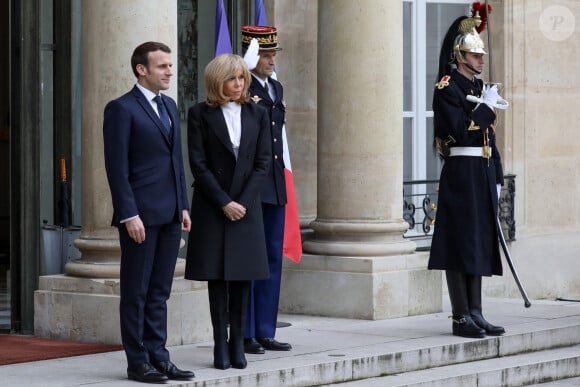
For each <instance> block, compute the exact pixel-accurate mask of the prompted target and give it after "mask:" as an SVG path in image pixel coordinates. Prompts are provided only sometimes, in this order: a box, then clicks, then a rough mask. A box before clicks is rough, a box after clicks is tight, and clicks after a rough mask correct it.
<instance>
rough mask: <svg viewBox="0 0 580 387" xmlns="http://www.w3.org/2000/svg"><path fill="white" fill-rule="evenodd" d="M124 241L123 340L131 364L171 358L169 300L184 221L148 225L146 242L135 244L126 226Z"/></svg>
mask: <svg viewBox="0 0 580 387" xmlns="http://www.w3.org/2000/svg"><path fill="white" fill-rule="evenodd" d="M119 241H120V244H121V302H120V305H119V314H120V319H121V340H122V342H123V347H124V349H125V354H126V356H127V363H128V364H129V366H131V365H136V364H141V363H148V362H151V361H157V362H159V361H166V360H169V352H168V351H167V349H166V348H165V344H166V342H167V299H168V298H169V295H170V294H171V284H172V282H173V276H174V273H175V265H176V262H177V253H178V251H179V243H180V241H181V223H178V222H174V223H170V224H166V225H161V226H154V227H145V241H144V242H143V243H141V244H138V243H135V242H134V241H133V240H132V239H131V238H130V237H129V234H128V233H127V228H126V227H125V225H123V224H122V225H120V226H119Z"/></svg>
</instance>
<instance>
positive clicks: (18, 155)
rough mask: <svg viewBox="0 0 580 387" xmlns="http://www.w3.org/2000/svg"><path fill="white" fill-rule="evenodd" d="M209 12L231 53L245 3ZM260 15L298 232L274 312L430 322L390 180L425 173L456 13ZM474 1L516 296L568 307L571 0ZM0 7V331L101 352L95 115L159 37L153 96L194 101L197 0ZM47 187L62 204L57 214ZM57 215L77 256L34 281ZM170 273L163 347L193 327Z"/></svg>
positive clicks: (110, 284)
mask: <svg viewBox="0 0 580 387" xmlns="http://www.w3.org/2000/svg"><path fill="white" fill-rule="evenodd" d="M224 3H225V5H226V9H227V13H228V22H229V25H230V32H231V36H232V43H233V45H234V51H237V52H240V50H239V49H240V42H239V34H238V31H239V30H240V28H241V26H242V25H245V24H251V23H252V20H253V7H254V5H253V3H254V2H253V1H252V0H239V1H235V0H225V1H224ZM264 3H265V6H266V11H267V14H268V19H269V21H270V24H272V25H275V26H277V27H278V29H279V40H280V44H281V45H282V47H283V51H281V52H279V54H278V57H277V73H278V77H279V79H280V80H281V81H282V83H283V84H284V86H285V96H286V103H287V106H288V111H287V124H286V127H287V131H288V140H289V147H290V152H291V155H292V167H293V172H294V178H295V183H296V189H297V197H298V206H299V209H300V220H301V226H302V228H303V231H304V233H303V236H304V256H303V258H302V261H301V263H300V264H298V265H296V264H294V263H291V262H289V261H288V262H286V264H285V272H284V279H283V289H282V297H281V309H282V310H283V311H284V312H288V313H305V314H323V315H329V316H341V317H354V318H368V319H381V318H391V317H400V316H406V315H414V314H424V313H431V312H436V311H438V310H440V309H441V297H442V281H441V273H439V272H431V271H428V270H426V262H427V255H428V253H427V252H426V250H427V249H428V239H429V238H428V237H429V232H427V233H426V235H423V236H424V237H425V238H424V239H422V240H421V242H419V241H417V242H415V239H414V238H410V235H411V234H410V233H409V230H408V228H409V226H408V223H407V222H406V221H405V220H404V214H403V196H404V195H406V194H407V193H409V192H407V188H406V187H407V186H406V185H405V182H417V181H431V180H436V179H437V178H438V173H439V170H440V167H441V165H440V163H439V162H438V161H437V159H436V157H435V156H434V155H433V153H432V149H431V138H432V111H431V101H430V100H431V96H432V89H433V85H434V83H435V82H437V80H436V79H434V77H435V74H436V71H437V69H436V67H437V65H436V63H437V60H438V53H439V45H440V43H441V40H442V37H443V35H444V34H445V32H446V29H447V27H448V25H449V24H450V22H451V21H452V20H453V19H454V18H455V17H457V16H460V15H462V14H466V13H467V12H468V9H469V5H470V2H469V1H464V0H438V1H431V0H427V1H423V0H421V1H420V0H388V1H387V0H364V1H359V2H352V1H349V0H319V1H310V0H292V1H291V0H265V1H264ZM489 3H490V4H491V5H492V6H493V11H492V13H491V16H490V20H489V30H488V33H484V34H483V35H482V36H483V38H484V41H485V42H486V45H487V47H488V50H489V51H490V55H489V56H488V60H489V61H491V64H490V66H489V70H488V71H487V73H486V74H484V79H491V80H492V81H494V82H501V83H502V90H503V94H502V95H503V96H504V97H505V98H506V99H508V100H509V101H510V104H511V106H510V108H509V109H508V110H507V111H505V112H502V113H501V114H500V125H499V130H498V139H499V142H500V145H501V148H500V149H501V151H502V156H503V160H504V169H505V171H506V172H508V173H510V174H513V175H514V176H515V178H514V182H515V199H514V219H515V229H516V230H517V231H516V234H515V238H514V240H513V241H512V242H511V243H510V248H511V252H512V257H513V258H514V260H515V264H516V267H517V269H518V272H519V274H520V277H521V279H522V282H523V283H524V285H525V286H526V290H527V291H528V294H529V295H530V297H531V298H533V299H541V298H546V299H554V298H558V297H560V298H573V297H576V296H578V295H580V281H578V278H580V265H578V264H577V263H576V260H577V259H576V255H577V252H578V251H580V242H579V238H578V237H577V235H578V232H579V231H580V230H579V229H580V222H579V220H578V219H579V215H580V209H579V208H578V207H577V203H580V200H579V199H580V189H579V188H578V187H579V186H580V174H579V172H578V171H579V170H580V168H579V164H580V151H579V150H580V149H579V148H580V141H579V139H580V137H579V136H578V135H577V134H575V132H574V131H573V130H570V126H571V125H570V124H571V123H572V125H573V123H574V122H576V121H577V120H578V118H580V117H578V115H579V114H580V113H579V111H578V109H577V106H578V103H579V102H580V76H578V75H577V71H575V53H576V52H577V51H578V50H579V49H580V43H579V41H580V40H579V39H578V37H579V32H578V27H577V25H576V23H577V21H580V4H578V2H575V1H572V0H569V1H566V0H560V1H556V0H553V1H531V0H504V1H499V0H491V1H489ZM2 6H3V7H4V9H5V12H2V13H1V14H2V15H4V16H2V17H3V18H5V19H6V20H5V23H2V26H3V27H2V28H4V34H0V36H2V38H0V39H4V41H5V43H6V44H5V47H10V49H9V55H6V56H4V57H3V58H4V59H2V62H1V63H2V69H3V70H4V71H2V72H1V74H3V75H2V77H1V78H0V82H1V83H2V84H3V85H4V86H5V87H3V88H2V89H3V90H4V92H2V93H1V94H0V99H1V100H2V102H3V103H1V104H0V106H1V107H0V108H1V109H3V112H2V115H0V117H5V118H4V119H2V124H1V126H0V182H1V187H2V190H1V191H0V192H1V193H0V269H2V270H1V272H0V276H2V278H3V281H1V282H0V285H3V287H4V294H5V295H6V297H5V299H7V300H9V305H10V306H9V307H4V309H7V312H8V313H4V316H6V315H8V316H9V318H7V319H5V321H3V325H2V327H3V328H5V329H9V330H11V331H14V332H24V333H27V332H28V333H30V332H33V331H36V333H37V334H40V335H44V336H49V337H62V338H72V339H79V340H85V341H104V342H116V341H117V340H118V333H117V330H118V327H117V325H118V324H117V322H118V318H117V315H116V313H117V309H118V308H117V306H118V274H117V272H118V260H119V247H118V241H117V237H116V236H117V233H116V230H115V229H113V228H111V227H110V217H111V214H112V207H111V202H110V197H109V191H108V186H107V182H106V177H105V173H104V164H103V156H102V138H101V131H102V112H103V108H104V106H105V104H106V102H107V101H108V100H110V99H112V98H115V97H117V96H119V95H121V94H123V93H124V92H125V91H126V90H128V89H129V88H130V87H131V86H132V85H133V83H134V82H135V79H134V78H133V75H132V72H131V70H130V64H129V58H130V55H131V51H132V49H133V48H134V47H135V46H137V45H138V44H139V43H141V42H143V41H145V40H158V41H163V42H165V43H167V44H169V45H170V46H171V47H172V48H173V49H174V54H173V58H174V62H175V65H174V66H175V68H176V73H177V74H178V75H177V76H176V77H174V80H173V81H172V85H171V89H170V90H169V94H170V95H171V96H172V97H174V98H175V99H176V100H177V101H178V105H179V106H180V109H181V112H182V120H183V123H185V120H186V117H185V112H186V111H187V108H188V107H189V105H191V104H192V103H194V102H196V101H199V100H203V97H204V96H203V85H202V83H201V78H202V77H201V76H200V75H201V74H203V68H204V67H205V64H206V63H207V62H208V61H209V60H210V59H211V58H212V57H213V40H214V37H213V31H214V30H213V28H214V18H215V1H205V0H203V1H202V0H176V1H174V2H167V1H143V0H123V1H116V0H100V1H87V0H85V1H83V0H52V1H50V0H47V1H44V0H43V1H42V2H38V1H34V0H7V1H4V2H3V5H2ZM183 127H185V126H183ZM185 135H186V134H185V131H184V136H185ZM185 157H186V158H187V153H186V152H185ZM61 159H65V163H66V166H67V179H66V180H67V186H66V187H65V186H64V185H63V184H62V180H63V179H62V175H61V173H60V172H61V161H60V160H61ZM186 165H187V160H186ZM189 178H190V179H191V177H189ZM63 187H64V188H63ZM63 189H64V191H65V192H67V193H68V195H69V197H70V206H69V208H68V209H66V208H65V209H64V210H63V206H62V199H63V196H62V192H63ZM409 189H410V190H411V191H410V193H411V194H413V193H416V192H414V191H413V190H415V189H416V188H409ZM190 194H191V192H190ZM59 203H60V205H59ZM65 216H66V217H67V218H68V221H69V223H70V225H78V226H80V234H79V235H78V237H75V238H76V241H75V245H76V247H77V248H78V251H79V252H80V259H78V260H74V261H71V262H68V263H67V264H66V266H65V265H64V263H65V262H63V267H62V272H63V273H64V275H55V276H51V275H47V274H56V273H53V272H49V270H47V267H48V266H47V262H46V260H47V257H48V256H49V254H48V251H47V250H48V248H47V247H46V243H45V241H44V236H45V234H46V231H45V229H46V225H57V226H60V225H62V224H63V218H64V217H65ZM43 226H44V227H45V228H43ZM435 227H436V226H435ZM418 234H420V232H418ZM414 236H417V232H416V233H415V234H414ZM419 236H421V235H419ZM184 237H185V238H186V236H184ZM425 241H427V242H425ZM180 256H184V252H183V251H182V253H181V254H180ZM505 267H506V270H504V271H505V274H504V276H503V277H494V278H492V279H489V280H484V287H485V290H486V293H487V295H489V296H496V297H514V298H515V297H518V290H517V287H516V286H515V283H514V281H513V279H512V278H511V275H510V273H509V271H508V270H507V265H505ZM182 269H183V263H182V262H181V263H180V265H178V271H177V273H176V281H175V286H174V294H173V295H172V298H171V300H170V310H171V313H170V319H172V320H173V321H176V322H179V324H177V323H176V324H175V326H174V327H171V326H170V342H171V343H172V344H179V343H187V342H196V341H201V340H204V339H206V338H208V337H209V332H210V330H209V325H208V324H209V321H208V320H209V318H208V313H207V311H208V307H207V294H206V292H205V286H204V284H203V283H194V282H189V281H185V280H183V279H182V278H179V276H180V273H181V272H180V270H182ZM1 292H2V290H0V293H1ZM0 300H1V299H0ZM79 332H81V333H79Z"/></svg>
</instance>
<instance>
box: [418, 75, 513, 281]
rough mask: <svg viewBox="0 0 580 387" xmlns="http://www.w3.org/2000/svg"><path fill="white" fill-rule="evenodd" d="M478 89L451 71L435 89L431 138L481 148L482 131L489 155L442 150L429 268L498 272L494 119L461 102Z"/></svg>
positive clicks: (499, 178) (499, 177)
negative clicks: (460, 153) (432, 134)
mask: <svg viewBox="0 0 580 387" xmlns="http://www.w3.org/2000/svg"><path fill="white" fill-rule="evenodd" d="M482 88H483V81H481V80H480V79H475V80H474V81H472V80H469V79H467V78H466V77H464V76H463V75H461V74H460V73H459V72H458V71H457V70H454V71H453V72H452V74H451V75H450V76H449V77H444V78H443V79H442V80H441V81H440V82H439V83H438V84H437V86H436V88H435V92H434V95H433V113H434V129H435V136H436V137H437V138H438V139H440V140H441V141H442V142H445V143H446V144H447V146H448V147H450V148H452V147H455V146H458V147H482V146H483V145H484V138H485V135H486V134H485V132H486V129H487V136H488V138H489V142H488V144H489V146H491V148H492V157H491V158H489V159H486V158H483V157H474V156H452V157H451V156H448V155H447V152H444V154H445V156H444V164H443V169H442V171H441V176H440V180H439V196H438V200H437V211H436V218H435V228H434V232H433V240H432V243H431V251H430V257H429V264H428V267H429V269H441V270H453V271H458V272H462V273H466V274H471V275H482V276H490V275H501V274H502V265H501V258H500V253H499V242H498V231H497V221H496V218H497V212H498V198H497V189H496V184H503V171H502V165H501V158H500V154H499V151H498V149H497V147H496V143H495V132H494V130H493V128H492V127H491V125H492V124H493V122H494V121H495V118H496V115H495V113H494V112H493V110H492V109H490V108H489V107H487V105H484V104H481V105H476V104H475V103H473V102H469V101H467V99H466V96H467V95H469V94H472V95H476V96H480V95H481V93H482Z"/></svg>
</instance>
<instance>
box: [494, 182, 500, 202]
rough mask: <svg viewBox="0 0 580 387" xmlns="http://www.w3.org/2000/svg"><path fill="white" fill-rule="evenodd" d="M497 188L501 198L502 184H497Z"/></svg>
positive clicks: (498, 195)
mask: <svg viewBox="0 0 580 387" xmlns="http://www.w3.org/2000/svg"><path fill="white" fill-rule="evenodd" d="M495 188H496V189H497V198H498V200H499V197H500V196H501V184H496V186H495Z"/></svg>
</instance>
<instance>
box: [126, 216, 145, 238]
mask: <svg viewBox="0 0 580 387" xmlns="http://www.w3.org/2000/svg"><path fill="white" fill-rule="evenodd" d="M125 227H127V233H128V234H129V237H131V239H133V240H134V241H135V242H136V243H139V244H141V243H143V242H144V241H145V226H144V225H143V222H142V221H141V218H140V217H136V218H134V219H131V220H128V221H127V222H125Z"/></svg>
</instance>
